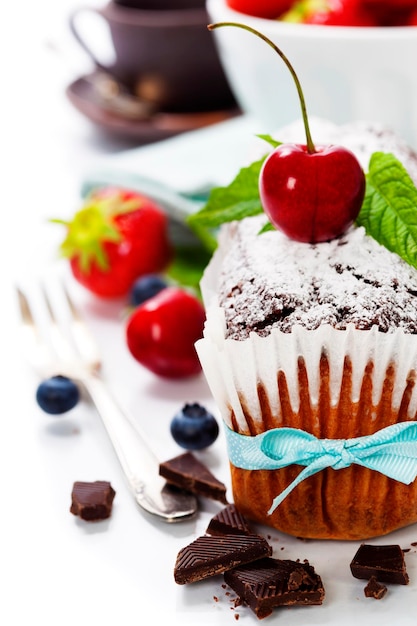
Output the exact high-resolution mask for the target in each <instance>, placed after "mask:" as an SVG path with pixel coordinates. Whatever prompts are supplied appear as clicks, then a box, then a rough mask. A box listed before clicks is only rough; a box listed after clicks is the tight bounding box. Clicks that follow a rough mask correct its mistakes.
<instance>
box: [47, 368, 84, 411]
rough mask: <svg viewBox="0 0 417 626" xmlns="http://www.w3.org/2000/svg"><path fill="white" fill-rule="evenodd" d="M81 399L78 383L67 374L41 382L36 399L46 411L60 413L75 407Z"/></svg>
mask: <svg viewBox="0 0 417 626" xmlns="http://www.w3.org/2000/svg"><path fill="white" fill-rule="evenodd" d="M79 399H80V391H79V389H78V387H77V385H76V384H75V383H74V381H72V380H71V379H69V378H67V377H66V376H60V375H59V376H52V377H51V378H48V379H46V380H44V381H43V382H41V383H40V385H39V387H38V389H37V391H36V401H37V403H38V404H39V406H40V407H41V409H42V410H43V411H45V413H50V414H51V415H60V414H61V413H66V412H67V411H69V410H70V409H73V408H74V407H75V405H76V404H77V403H78V401H79Z"/></svg>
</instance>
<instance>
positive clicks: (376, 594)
mask: <svg viewBox="0 0 417 626" xmlns="http://www.w3.org/2000/svg"><path fill="white" fill-rule="evenodd" d="M364 593H365V596H366V597H367V598H375V600H380V599H381V598H383V597H384V596H385V594H386V593H387V588H386V586H385V585H384V584H383V583H380V582H378V580H377V579H376V577H375V576H371V578H370V579H369V581H368V584H367V585H366V587H365V589H364Z"/></svg>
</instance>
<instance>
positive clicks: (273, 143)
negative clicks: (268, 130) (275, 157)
mask: <svg viewBox="0 0 417 626" xmlns="http://www.w3.org/2000/svg"><path fill="white" fill-rule="evenodd" d="M256 136H257V137H259V139H263V140H264V141H266V142H268V143H269V144H270V145H271V146H272V147H273V148H278V146H282V141H277V140H276V139H274V138H273V137H271V135H256Z"/></svg>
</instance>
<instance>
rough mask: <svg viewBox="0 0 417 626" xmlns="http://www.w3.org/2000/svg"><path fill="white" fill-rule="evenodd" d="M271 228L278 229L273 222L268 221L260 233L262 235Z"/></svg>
mask: <svg viewBox="0 0 417 626" xmlns="http://www.w3.org/2000/svg"><path fill="white" fill-rule="evenodd" d="M270 230H276V228H275V226H274V225H273V224H271V222H266V224H264V225H263V226H262V228H261V230H260V231H259V233H258V235H262V233H268V232H269V231H270Z"/></svg>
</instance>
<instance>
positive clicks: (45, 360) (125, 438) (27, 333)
mask: <svg viewBox="0 0 417 626" xmlns="http://www.w3.org/2000/svg"><path fill="white" fill-rule="evenodd" d="M38 291H39V294H37V295H38V296H39V297H38V299H37V302H36V298H35V294H33V296H32V298H29V296H28V295H27V292H26V294H25V293H24V291H23V290H22V289H21V288H19V287H17V296H18V305H19V309H20V313H21V319H22V329H21V330H22V339H23V341H22V343H23V349H24V350H25V352H26V356H27V358H28V359H29V361H30V362H31V364H32V366H33V367H34V368H35V369H36V371H37V373H38V375H39V376H40V377H42V378H44V377H48V376H52V375H55V374H62V375H65V376H68V377H70V378H72V379H73V380H75V381H77V382H78V383H79V384H81V385H82V387H83V388H84V389H85V391H86V392H87V394H88V396H89V398H90V399H91V401H92V403H93V405H94V406H95V408H96V409H97V412H98V413H99V415H100V416H101V418H102V421H103V424H104V426H105V428H106V430H107V433H108V435H109V437H110V440H111V442H112V444H113V447H114V449H115V452H116V454H117V457H118V459H119V461H120V464H121V466H122V469H123V471H124V474H125V476H126V479H127V482H128V485H129V487H130V489H131V491H132V493H133V496H134V498H135V500H136V502H137V504H138V505H139V506H140V507H142V508H143V509H145V510H146V511H148V512H149V513H152V514H153V515H156V516H158V517H160V518H161V519H163V520H164V521H167V522H177V521H181V520H186V519H189V518H190V517H192V516H193V515H194V514H195V513H196V510H197V501H196V498H195V496H193V495H192V494H188V493H186V492H182V491H180V490H177V489H175V488H172V487H170V486H169V485H167V484H166V482H165V481H164V480H163V479H162V478H161V477H160V476H159V461H158V460H157V458H156V456H155V455H154V453H153V452H152V450H151V449H150V447H149V445H148V444H147V442H146V440H145V438H144V436H143V434H142V433H141V432H140V430H139V428H138V426H137V424H136V423H135V422H134V420H133V419H132V418H131V417H130V416H129V415H127V414H126V413H125V412H124V411H123V410H122V409H121V407H120V406H119V404H118V403H117V401H116V400H115V398H114V397H113V396H112V394H111V393H110V391H109V389H108V387H107V386H106V384H105V383H104V381H103V378H102V377H101V358H100V354H99V351H98V349H97V346H96V343H95V340H94V338H93V336H92V334H91V332H90V331H89V329H88V328H87V326H86V324H85V323H84V321H83V319H82V318H81V316H80V314H79V312H78V311H77V309H76V307H75V305H74V303H73V301H72V299H71V298H70V296H69V293H68V290H67V289H66V287H65V285H64V284H63V283H62V282H61V281H57V284H56V285H54V289H53V292H52V291H51V294H50V295H49V292H48V289H47V288H46V286H45V285H44V284H41V286H40V289H39V290H38ZM52 295H53V296H54V297H53V298H52ZM30 300H31V301H32V302H31V304H30ZM36 303H37V304H38V309H36ZM64 312H65V315H64ZM42 321H43V323H42Z"/></svg>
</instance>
